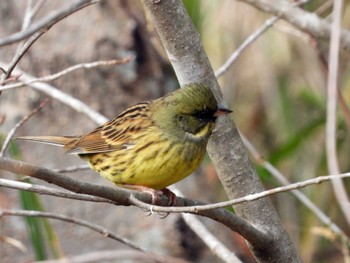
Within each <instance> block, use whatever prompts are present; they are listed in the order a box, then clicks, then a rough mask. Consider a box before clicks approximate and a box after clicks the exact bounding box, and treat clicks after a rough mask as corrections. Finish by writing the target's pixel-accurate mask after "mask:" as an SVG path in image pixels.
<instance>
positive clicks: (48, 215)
mask: <svg viewBox="0 0 350 263" xmlns="http://www.w3.org/2000/svg"><path fill="white" fill-rule="evenodd" d="M2 216H28V217H45V218H52V219H57V220H61V221H65V222H70V223H74V224H76V225H80V226H84V227H87V228H89V229H91V230H94V231H96V232H98V233H100V234H102V235H103V236H104V237H108V238H110V239H113V240H116V241H119V242H121V243H123V244H125V245H127V246H129V247H132V248H134V249H136V250H139V251H141V252H144V253H146V254H148V253H149V251H148V249H145V248H142V247H140V246H139V245H137V244H135V243H133V242H131V241H130V240H128V239H126V238H124V237H122V236H119V235H117V234H115V233H113V232H111V231H109V230H108V229H106V228H104V227H101V226H99V225H97V224H94V223H91V222H88V221H85V220H83V219H80V218H77V217H71V216H66V215H61V214H56V213H51V212H41V211H31V210H8V209H0V218H1V217H2Z"/></svg>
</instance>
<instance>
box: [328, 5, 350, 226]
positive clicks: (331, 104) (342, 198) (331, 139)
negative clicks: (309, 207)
mask: <svg viewBox="0 0 350 263" xmlns="http://www.w3.org/2000/svg"><path fill="white" fill-rule="evenodd" d="M342 5H343V1H342V0H337V1H334V5H333V15H334V20H333V23H332V32H331V43H330V52H329V70H328V82H327V121H326V136H325V140H326V155H327V165H328V171H329V173H334V174H337V173H339V172H340V169H339V164H338V157H337V146H336V138H337V135H336V134H337V127H336V126H337V83H338V67H339V48H340V28H341V14H342ZM332 185H333V190H334V193H335V196H336V199H337V201H338V204H339V206H340V208H341V210H342V212H343V214H344V216H345V218H346V220H347V222H348V224H349V225H350V202H349V198H348V196H347V193H346V189H345V187H344V184H343V182H342V180H341V179H340V178H336V180H332Z"/></svg>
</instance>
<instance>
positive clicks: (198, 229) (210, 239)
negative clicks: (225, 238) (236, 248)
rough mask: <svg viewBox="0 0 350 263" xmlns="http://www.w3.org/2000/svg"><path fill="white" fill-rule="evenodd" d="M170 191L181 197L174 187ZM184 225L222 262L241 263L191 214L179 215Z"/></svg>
mask: <svg viewBox="0 0 350 263" xmlns="http://www.w3.org/2000/svg"><path fill="white" fill-rule="evenodd" d="M171 190H172V191H173V192H174V193H176V195H177V196H182V197H183V194H182V193H181V191H180V190H179V189H178V188H177V187H176V186H172V187H171ZM181 216H182V218H183V219H184V221H185V223H186V224H187V225H188V226H189V227H190V228H191V229H192V230H193V232H195V233H196V234H197V236H198V238H200V239H201V240H202V241H203V242H204V243H205V244H206V245H207V246H208V247H209V249H210V250H211V251H212V253H213V254H214V255H216V256H217V257H218V258H220V259H221V260H222V261H223V262H227V263H240V262H242V261H241V260H240V259H239V258H238V257H236V255H235V254H234V253H233V252H231V251H230V250H229V249H228V248H227V247H226V246H225V245H224V244H223V243H222V242H220V240H218V239H217V238H216V237H215V236H214V235H213V234H212V233H210V231H209V230H208V229H207V228H206V227H205V225H204V224H203V223H202V222H201V221H200V220H199V219H198V218H197V217H195V216H194V215H191V214H185V213H182V214H181Z"/></svg>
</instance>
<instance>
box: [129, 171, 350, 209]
mask: <svg viewBox="0 0 350 263" xmlns="http://www.w3.org/2000/svg"><path fill="white" fill-rule="evenodd" d="M346 177H350V173H343V174H336V175H325V176H319V177H316V178H312V179H308V180H305V181H301V182H297V183H293V184H289V185H286V186H280V187H276V188H273V189H270V190H266V191H263V192H259V193H256V194H250V195H246V196H244V197H240V198H235V199H232V200H228V201H224V202H219V203H215V204H209V205H197V206H190V207H162V206H155V205H149V204H147V203H144V202H142V201H140V200H137V199H136V198H135V197H132V200H131V201H132V203H134V204H135V205H137V206H139V207H141V208H143V209H148V210H152V211H153V212H168V213H170V212H173V213H189V212H191V213H197V212H199V211H204V210H210V209H216V208H223V207H229V206H233V205H237V204H242V203H246V202H251V201H255V200H258V199H261V198H264V197H267V196H270V195H274V194H278V193H283V192H288V191H291V190H295V189H300V188H304V187H306V186H310V185H313V184H319V183H323V182H326V181H330V180H333V179H336V178H338V179H339V178H346Z"/></svg>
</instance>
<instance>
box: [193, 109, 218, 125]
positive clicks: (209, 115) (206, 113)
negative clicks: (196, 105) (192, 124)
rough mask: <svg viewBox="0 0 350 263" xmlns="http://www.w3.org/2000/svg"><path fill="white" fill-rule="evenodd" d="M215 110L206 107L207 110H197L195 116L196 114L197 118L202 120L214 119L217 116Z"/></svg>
mask: <svg viewBox="0 0 350 263" xmlns="http://www.w3.org/2000/svg"><path fill="white" fill-rule="evenodd" d="M214 113H215V110H210V109H205V110H201V111H196V112H195V113H194V114H193V116H195V117H196V118H198V119H200V120H202V121H207V122H210V121H213V120H215V116H214Z"/></svg>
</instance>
